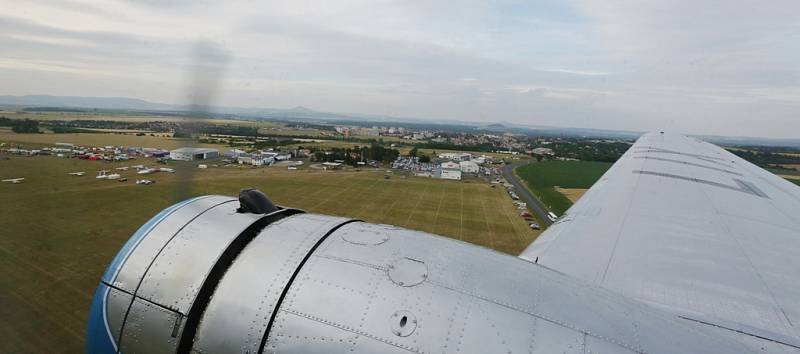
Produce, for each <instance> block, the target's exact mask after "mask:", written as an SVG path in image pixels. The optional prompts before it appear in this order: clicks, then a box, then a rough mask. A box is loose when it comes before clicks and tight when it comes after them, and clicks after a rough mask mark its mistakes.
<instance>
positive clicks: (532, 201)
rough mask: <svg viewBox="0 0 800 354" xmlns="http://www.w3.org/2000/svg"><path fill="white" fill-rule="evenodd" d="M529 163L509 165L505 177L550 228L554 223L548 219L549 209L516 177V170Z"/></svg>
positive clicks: (504, 172) (504, 169)
mask: <svg viewBox="0 0 800 354" xmlns="http://www.w3.org/2000/svg"><path fill="white" fill-rule="evenodd" d="M529 163H530V162H517V163H513V164H508V165H506V166H505V167H503V176H504V177H505V178H506V179H507V180H508V181H509V182H511V184H513V185H514V187H515V189H516V192H517V195H518V196H519V197H520V198H522V199H524V200H525V202H526V203H528V206H529V207H530V208H531V210H533V212H534V213H536V215H539V219H540V220H542V222H543V223H544V224H545V225H547V226H550V225H552V224H553V222H552V221H550V219H549V218H548V217H547V212H548V210H547V208H546V207H545V206H544V204H543V203H542V202H541V201H540V200H539V199H538V198H536V197H535V196H534V195H533V193H531V191H530V190H529V189H528V187H527V186H526V185H525V182H523V181H521V180H520V179H519V178H517V176H516V175H514V169H515V168H517V167H519V166H523V165H527V164H529ZM543 226H544V225H543Z"/></svg>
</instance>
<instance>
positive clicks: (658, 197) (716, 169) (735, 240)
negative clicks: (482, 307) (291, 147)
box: [520, 133, 800, 352]
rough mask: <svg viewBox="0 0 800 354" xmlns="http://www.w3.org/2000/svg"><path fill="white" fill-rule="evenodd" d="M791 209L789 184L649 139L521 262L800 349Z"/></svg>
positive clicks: (666, 139)
mask: <svg viewBox="0 0 800 354" xmlns="http://www.w3.org/2000/svg"><path fill="white" fill-rule="evenodd" d="M635 171H649V172H651V173H649V174H640V173H634V172H635ZM676 176H677V177H676ZM797 210H800V188H797V186H794V185H793V184H791V183H790V182H788V181H785V180H783V179H782V178H780V177H778V176H775V175H773V174H771V173H769V172H767V171H764V170H762V169H760V168H758V167H757V166H755V165H753V164H751V163H749V162H747V161H744V160H742V159H741V158H739V157H737V156H735V155H733V154H731V153H729V152H727V151H725V150H723V149H720V148H719V147H716V146H714V145H712V144H708V143H705V142H700V141H698V140H696V139H692V138H687V137H684V136H680V135H675V134H668V133H665V134H660V133H655V134H646V135H644V136H642V137H641V138H640V139H639V140H638V141H637V142H636V144H634V145H633V147H632V148H631V149H630V150H629V151H628V152H626V153H625V155H624V156H623V157H622V158H621V159H620V160H619V161H618V162H617V163H616V164H614V166H613V167H612V168H611V169H610V170H609V171H608V172H606V174H605V175H604V176H603V177H602V178H601V180H600V181H599V182H598V183H597V184H595V185H594V186H592V188H591V189H590V190H589V191H588V192H587V193H586V194H585V195H584V196H583V197H582V198H581V199H580V200H579V201H578V202H577V203H576V204H575V205H573V206H572V208H570V209H569V210H568V211H567V212H566V213H565V215H564V216H562V219H563V221H560V222H558V223H556V225H554V226H552V227H551V228H549V229H548V230H547V231H545V232H544V233H543V234H542V235H541V236H539V238H538V239H537V240H536V241H535V242H534V243H533V244H532V245H531V246H530V247H528V249H526V250H525V251H524V252H523V253H522V255H520V257H522V258H524V259H527V260H530V261H534V262H538V263H539V264H542V265H545V266H547V267H550V268H553V269H555V270H558V271H561V272H564V273H567V274H569V275H572V276H576V277H579V278H582V279H584V280H587V281H589V282H592V283H594V284H597V285H600V286H603V287H605V288H608V289H611V290H613V291H617V292H620V293H622V294H623V295H625V296H628V297H630V298H633V299H638V300H641V301H643V302H646V303H648V304H651V305H655V306H658V307H660V308H662V309H665V310H667V311H669V312H672V313H675V314H680V315H681V316H682V317H683V318H687V319H688V320H687V322H690V323H691V324H692V325H694V326H698V327H723V328H727V329H728V330H729V331H730V332H731V335H733V336H736V337H749V338H747V341H752V340H756V341H764V342H765V343H762V344H761V346H772V345H771V344H769V343H766V342H772V343H781V345H785V346H788V347H790V349H791V350H793V351H796V352H800V327H798V326H797V323H800V301H798V300H797V299H798V298H800V282H798V281H797V275H798V274H800V258H798V257H797V254H798V252H800V239H798V237H797V235H800V213H798V212H797ZM743 340H744V339H743Z"/></svg>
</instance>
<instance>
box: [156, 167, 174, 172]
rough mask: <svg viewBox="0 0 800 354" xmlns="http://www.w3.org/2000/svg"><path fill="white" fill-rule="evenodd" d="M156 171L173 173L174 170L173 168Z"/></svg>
mask: <svg viewBox="0 0 800 354" xmlns="http://www.w3.org/2000/svg"><path fill="white" fill-rule="evenodd" d="M158 170H159V171H161V172H169V173H175V169H173V168H168V167H161V168H159V169H158Z"/></svg>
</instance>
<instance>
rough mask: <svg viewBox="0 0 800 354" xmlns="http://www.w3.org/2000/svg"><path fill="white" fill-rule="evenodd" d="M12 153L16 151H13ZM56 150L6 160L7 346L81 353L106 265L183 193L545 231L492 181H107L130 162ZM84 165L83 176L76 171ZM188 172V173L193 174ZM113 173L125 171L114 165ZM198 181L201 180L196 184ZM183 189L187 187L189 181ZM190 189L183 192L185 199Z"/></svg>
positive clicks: (521, 235) (0, 333)
mask: <svg viewBox="0 0 800 354" xmlns="http://www.w3.org/2000/svg"><path fill="white" fill-rule="evenodd" d="M6 156H7V155H6ZM140 163H145V164H147V163H148V161H143V160H136V161H128V162H126V163H111V162H93V161H86V160H79V159H65V158H56V157H44V156H40V157H18V156H10V158H9V159H8V160H0V179H5V178H14V177H25V181H24V182H23V183H21V184H8V183H3V184H0V208H2V209H0V230H2V231H0V233H2V236H0V289H2V290H0V304H2V306H0V318H2V321H0V338H3V340H2V341H0V352H3V353H7V352H8V353H23V352H69V353H73V352H81V351H83V338H84V331H85V327H86V317H87V312H88V309H89V304H90V301H91V298H92V296H93V293H94V289H95V287H96V286H97V283H98V281H99V278H100V276H101V274H102V272H103V271H104V269H105V267H106V266H107V264H108V263H109V262H110V261H111V259H112V258H113V256H114V255H115V254H116V252H117V251H118V250H119V248H120V247H121V246H122V244H123V243H124V242H125V241H126V240H127V239H128V237H129V236H130V235H131V234H132V233H133V232H134V231H135V230H136V229H137V228H138V227H139V226H140V225H142V224H143V223H144V222H145V221H147V220H148V219H149V218H150V217H152V216H153V215H155V214H156V213H157V212H158V211H159V210H161V209H163V208H165V207H167V206H169V205H171V204H172V203H174V202H175V201H177V200H180V199H182V198H183V196H181V195H179V194H181V191H184V192H185V195H202V194H225V195H236V194H237V193H238V191H239V189H240V188H242V187H256V188H259V189H261V190H262V191H264V192H265V193H267V195H269V196H270V197H271V198H272V199H273V200H274V201H275V202H276V203H279V204H281V205H285V206H290V207H295V208H300V209H304V210H306V211H308V212H318V213H326V214H333V215H342V216H348V217H352V218H359V219H362V220H365V221H369V222H375V223H387V224H393V225H398V226H402V227H407V228H411V229H416V230H422V231H427V232H432V233H437V234H441V235H445V236H448V237H452V238H454V239H459V240H463V241H466V242H471V243H475V244H479V245H483V246H486V247H489V248H493V249H495V250H498V251H501V252H506V253H509V254H512V255H516V254H518V253H519V252H520V251H522V250H523V249H524V248H525V247H526V246H527V245H528V244H529V243H530V242H532V241H533V240H534V239H535V237H536V236H537V233H536V232H534V231H533V230H530V229H529V228H528V227H527V224H526V223H525V221H524V220H523V219H522V218H520V217H519V215H518V210H517V209H516V208H515V207H514V205H513V204H512V203H511V200H510V198H509V196H508V194H507V193H506V192H505V191H504V190H503V189H501V188H490V187H489V186H488V184H487V183H485V182H479V181H473V182H455V181H443V180H434V179H426V178H415V177H409V178H407V179H404V178H401V177H400V176H399V175H397V174H393V175H392V177H391V178H390V179H384V178H383V175H384V173H383V171H380V172H379V171H361V172H355V171H353V172H344V171H316V170H311V169H309V170H296V171H289V170H285V169H282V168H277V167H274V168H225V167H219V168H209V169H206V170H200V169H196V168H194V167H193V165H192V164H190V163H185V164H182V165H181V164H171V165H170V167H173V168H176V169H177V170H178V172H177V173H175V174H169V173H157V174H151V175H147V178H148V179H152V180H156V181H157V183H156V184H153V185H150V186H142V185H136V184H135V183H134V180H135V179H136V176H137V175H135V174H134V173H133V171H127V172H120V173H121V174H122V175H123V176H124V177H128V178H129V180H128V181H127V182H123V183H120V182H116V181H108V180H98V179H95V178H94V172H95V171H97V170H100V169H109V170H113V168H115V167H119V166H127V165H132V164H140ZM72 171H86V176H82V177H73V176H69V175H67V173H68V172H72ZM189 171H191V173H190V172H189ZM115 172H116V171H115ZM188 178H192V181H193V183H191V185H190V184H189V183H188ZM182 187H185V188H182ZM185 195H184V196H185Z"/></svg>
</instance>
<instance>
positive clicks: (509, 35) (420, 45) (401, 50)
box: [0, 0, 800, 138]
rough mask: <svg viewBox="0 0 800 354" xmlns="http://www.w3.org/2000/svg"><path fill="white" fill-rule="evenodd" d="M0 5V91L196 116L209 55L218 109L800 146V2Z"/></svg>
mask: <svg viewBox="0 0 800 354" xmlns="http://www.w3.org/2000/svg"><path fill="white" fill-rule="evenodd" d="M0 8H2V9H3V11H2V12H0V48H1V49H0V94H9V95H24V94H51V95H74V96H124V97H134V98H141V99H146V100H150V101H155V102H164V103H188V102H190V101H191V99H190V98H189V97H188V96H189V92H190V90H188V89H187V87H189V86H191V85H192V84H191V82H192V80H191V78H192V77H193V75H192V74H191V73H192V72H193V69H192V68H193V67H196V65H195V64H196V63H197V61H198V59H197V58H198V57H200V58H205V59H203V61H204V62H205V63H206V64H208V63H209V62H210V63H211V64H210V65H207V66H205V67H204V69H203V70H211V71H213V70H215V69H214V68H220V69H219V70H220V72H223V73H224V74H223V75H221V76H220V77H221V79H220V82H219V85H218V92H219V95H218V96H217V99H216V100H215V101H214V103H216V104H220V105H232V106H252V107H277V108H290V107H294V106H305V107H309V108H312V109H315V110H321V111H332V112H356V113H370V114H381V115H392V116H400V117H417V118H435V119H442V120H443V119H456V120H464V121H485V122H494V121H508V122H515V123H525V124H532V125H556V126H572V127H591V128H607V129H626V130H671V131H679V132H684V133H700V134H722V135H746V136H766V137H794V138H797V137H800V16H798V14H800V1H797V0H786V1H781V0H777V1H763V0H737V1H728V0H721V1H702V0H685V1H684V0H669V1H662V0H658V1H656V0H653V1H643V0H630V1H627V0H620V1H599V0H585V1H580V0H575V1H566V0H564V1H556V0H553V1H550V0H544V1H539V0H521V1H486V2H484V1H472V0H463V1H462V0H447V1H433V0H420V1H416V0H365V1H341V0H335V1H330V0H322V1H306V0H290V1H286V0H282V1H274V2H273V1H210V0H130V1H117V0H98V1H93V0H90V1H78V0H46V1H44V0H20V1H16V0H10V1H9V0H0ZM197 43H202V44H201V45H197ZM209 66H211V67H209ZM212 78H213V76H212ZM201 82H205V81H201Z"/></svg>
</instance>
